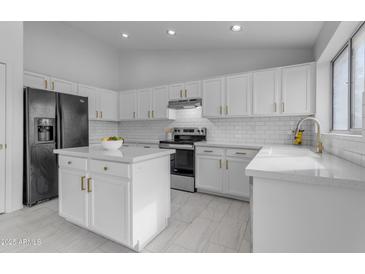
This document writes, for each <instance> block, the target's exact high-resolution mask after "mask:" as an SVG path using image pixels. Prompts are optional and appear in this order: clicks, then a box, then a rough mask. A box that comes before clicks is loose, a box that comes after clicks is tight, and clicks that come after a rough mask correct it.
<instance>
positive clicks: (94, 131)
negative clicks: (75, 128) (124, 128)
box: [89, 121, 119, 144]
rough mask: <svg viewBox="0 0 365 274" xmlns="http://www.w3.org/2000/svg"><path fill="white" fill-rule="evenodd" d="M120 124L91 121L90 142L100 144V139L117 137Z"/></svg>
mask: <svg viewBox="0 0 365 274" xmlns="http://www.w3.org/2000/svg"><path fill="white" fill-rule="evenodd" d="M118 134H119V132H118V122H105V121H89V142H90V144H95V143H99V142H100V139H101V138H103V137H108V136H117V135H118Z"/></svg>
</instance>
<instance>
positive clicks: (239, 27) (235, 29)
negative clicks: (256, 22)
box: [231, 25, 242, 31]
mask: <svg viewBox="0 0 365 274" xmlns="http://www.w3.org/2000/svg"><path fill="white" fill-rule="evenodd" d="M241 29H242V27H241V26H240V25H233V26H231V31H241Z"/></svg>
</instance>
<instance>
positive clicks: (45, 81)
mask: <svg viewBox="0 0 365 274" xmlns="http://www.w3.org/2000/svg"><path fill="white" fill-rule="evenodd" d="M44 88H45V89H47V88H48V81H47V80H44Z"/></svg>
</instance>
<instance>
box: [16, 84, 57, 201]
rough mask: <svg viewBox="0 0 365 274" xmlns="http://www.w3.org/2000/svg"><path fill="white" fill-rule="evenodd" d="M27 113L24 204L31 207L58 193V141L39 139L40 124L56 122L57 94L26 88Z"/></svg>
mask: <svg viewBox="0 0 365 274" xmlns="http://www.w3.org/2000/svg"><path fill="white" fill-rule="evenodd" d="M24 113H25V129H24V132H25V139H24V140H25V142H24V145H25V153H24V188H23V192H24V194H23V202H24V204H25V205H28V206H30V205H32V204H35V203H36V202H38V201H41V200H45V199H49V198H52V197H56V196H57V194H58V193H57V192H58V176H57V156H56V155H55V154H53V149H55V147H56V142H55V140H54V139H55V138H53V139H52V140H51V141H47V142H44V141H43V140H39V136H40V135H39V130H40V124H39V121H40V120H47V121H54V120H55V119H56V93H54V92H51V91H44V90H37V89H31V88H26V89H25V112H24ZM43 126H44V125H43ZM46 128H49V127H46ZM43 129H44V128H43Z"/></svg>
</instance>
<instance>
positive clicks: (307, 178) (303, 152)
mask: <svg viewBox="0 0 365 274" xmlns="http://www.w3.org/2000/svg"><path fill="white" fill-rule="evenodd" d="M195 146H206V147H221V148H247V149H257V150H259V152H258V154H257V155H256V156H255V157H254V158H253V159H252V161H251V162H250V164H249V165H248V166H247V168H246V175H247V176H253V177H261V178H268V179H278V180H286V181H294V182H300V183H309V184H326V185H333V186H342V187H350V188H362V189H365V168H364V167H361V166H359V165H356V164H354V163H352V162H350V161H347V160H344V159H341V158H339V157H336V156H334V155H331V154H328V153H323V154H318V153H315V152H314V151H313V148H312V147H305V146H294V145H267V144H266V145H265V144H262V145H261V144H237V143H219V142H209V141H208V142H197V143H195Z"/></svg>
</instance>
